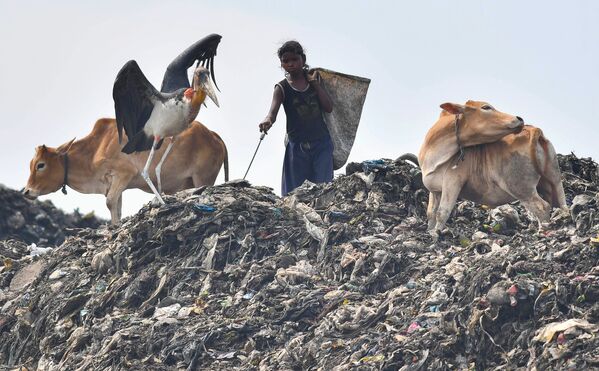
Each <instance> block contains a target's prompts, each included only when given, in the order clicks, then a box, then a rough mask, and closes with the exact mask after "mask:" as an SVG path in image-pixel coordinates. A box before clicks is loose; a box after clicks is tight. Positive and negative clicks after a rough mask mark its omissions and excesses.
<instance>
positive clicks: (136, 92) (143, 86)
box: [112, 60, 161, 143]
mask: <svg viewBox="0 0 599 371" xmlns="http://www.w3.org/2000/svg"><path fill="white" fill-rule="evenodd" d="M160 95H161V94H160V93H159V92H158V91H157V90H156V88H154V86H152V84H150V82H149V81H148V79H147V78H146V77H145V76H144V74H143V72H141V69H140V68H139V66H138V65H137V62H135V61H134V60H131V61H129V62H127V63H125V65H124V66H123V68H121V70H120V71H119V73H118V74H117V76H116V80H115V81H114V87H113V89H112V98H113V99H114V110H115V113H116V124H117V128H118V133H119V143H120V142H121V140H122V135H123V134H122V133H123V128H125V133H127V137H128V138H129V140H131V139H132V138H133V137H134V136H135V134H137V133H138V132H140V131H141V130H143V128H144V125H145V123H146V121H148V118H149V117H150V114H151V113H152V109H154V102H156V101H158V100H160Z"/></svg>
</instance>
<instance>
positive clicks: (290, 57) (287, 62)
mask: <svg viewBox="0 0 599 371" xmlns="http://www.w3.org/2000/svg"><path fill="white" fill-rule="evenodd" d="M281 67H282V68H283V69H284V70H285V72H287V73H289V74H294V73H298V72H301V71H302V67H304V58H302V56H301V55H299V54H297V53H293V52H285V53H283V55H282V56H281Z"/></svg>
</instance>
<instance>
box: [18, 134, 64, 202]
mask: <svg viewBox="0 0 599 371" xmlns="http://www.w3.org/2000/svg"><path fill="white" fill-rule="evenodd" d="M74 140H75V138H73V140H71V141H70V142H68V143H65V144H63V145H61V146H59V147H58V148H52V147H46V146H45V145H41V146H39V147H37V148H36V149H35V155H34V156H33V159H32V160H31V162H30V163H29V171H30V173H29V180H27V186H26V187H25V189H23V195H24V196H25V197H27V198H30V199H35V198H36V197H38V196H42V195H45V194H48V193H52V192H56V191H57V190H58V189H59V188H60V187H62V185H63V182H64V172H65V168H64V156H65V154H66V153H67V152H68V150H69V149H70V148H71V145H72V144H73V141H74Z"/></svg>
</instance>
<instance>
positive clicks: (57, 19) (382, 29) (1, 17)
mask: <svg viewBox="0 0 599 371" xmlns="http://www.w3.org/2000/svg"><path fill="white" fill-rule="evenodd" d="M598 19H599V2H598V1H591V0H589V1H567V2H566V1H521V0H519V1H505V0H504V1H490V0H488V1H483V0H472V1H455V0H451V1H450V0H448V1H432V0H430V1H426V0H418V1H413V0H411V1H398V0H396V1H347V0H345V1H296V2H289V1H283V0H278V1H219V2H217V1H211V2H208V1H197V0H195V1H128V2H126V1H122V0H121V1H102V2H91V1H52V2H50V1H16V0H15V1H7V0H0V37H1V41H2V44H1V45H2V46H1V55H2V57H0V82H1V84H2V90H1V91H0V102H1V103H0V117H1V120H2V123H1V125H2V131H3V146H2V153H1V156H0V161H1V167H0V168H1V169H2V172H1V177H0V183H3V184H5V185H7V186H9V187H11V188H14V189H21V188H22V187H23V186H24V185H25V183H26V181H27V177H28V175H29V161H30V159H31V158H32V156H33V153H34V148H35V147H36V146H37V145H41V144H46V145H48V146H52V147H56V146H58V145H60V144H62V143H65V142H67V141H68V140H70V139H72V138H73V137H77V138H81V137H83V136H85V135H86V134H88V133H89V131H90V130H91V128H92V125H93V123H94V122H95V121H96V119H98V118H100V117H114V103H113V100H112V84H113V82H114V78H115V76H116V73H117V71H118V70H119V69H120V68H121V66H122V65H123V64H124V63H125V62H126V61H127V60H129V59H135V60H137V61H138V63H139V65H140V67H141V68H142V70H143V71H144V73H145V74H146V76H147V77H148V79H149V80H150V81H151V82H152V83H153V84H154V85H155V86H157V87H159V86H160V83H161V81H162V76H163V73H164V70H165V68H166V66H167V64H168V63H169V62H170V61H171V60H172V59H173V58H174V57H175V56H176V55H177V54H179V53H180V52H181V51H182V50H183V49H185V48H186V47H187V46H189V45H190V44H191V43H193V42H195V41H196V40H198V39H200V38H202V37H204V36H205V35H207V34H210V33H219V34H221V35H222V36H223V39H222V41H221V44H220V46H219V49H218V55H217V57H216V59H215V69H216V78H217V83H218V85H219V87H220V90H221V92H220V93H219V96H218V99H219V101H220V105H221V107H220V108H217V107H215V106H214V105H213V104H211V103H209V104H208V108H207V109H204V108H203V109H202V110H201V112H200V114H199V115H198V120H199V121H201V122H203V123H204V124H205V125H206V126H208V127H209V128H210V129H212V130H214V131H216V132H218V133H219V134H220V135H221V136H222V138H223V139H224V141H225V143H226V144H227V146H228V149H229V156H230V166H231V176H232V178H241V177H242V176H243V174H244V172H245V170H246V168H247V166H248V163H249V160H250V158H251V156H252V154H253V152H254V149H255V147H256V144H257V142H258V138H259V132H258V127H257V126H258V123H259V122H260V121H261V120H262V119H263V118H264V116H265V115H266V113H267V111H268V108H269V106H270V102H271V98H272V91H273V86H274V84H275V83H276V82H277V81H279V80H281V79H282V78H283V71H282V70H281V69H280V67H279V66H280V63H279V61H278V58H277V57H276V50H277V48H278V47H279V46H280V45H281V43H282V42H284V41H286V40H288V39H296V40H298V41H299V42H300V43H302V44H303V46H304V48H305V50H306V54H307V62H308V63H309V64H310V65H312V66H313V67H317V66H318V67H325V68H328V69H333V70H336V71H340V72H344V73H348V74H354V75H359V76H364V77H368V78H370V79H371V80H372V82H371V85H370V90H369V92H368V96H367V98H366V103H365V106H364V110H363V112H362V120H361V123H360V128H359V130H358V135H357V137H356V141H355V144H354V149H353V151H352V153H351V155H350V161H362V160H367V159H376V158H382V157H384V158H395V157H397V156H398V155H400V154H402V153H404V152H414V153H417V151H418V149H419V147H420V144H421V143H422V140H423V138H424V135H425V133H426V131H427V130H428V128H429V127H430V126H431V125H432V124H433V123H434V122H435V120H436V118H437V117H438V115H439V112H440V108H439V105H440V104H441V103H443V102H458V103H463V102H465V101H466V100H468V99H475V100H486V101H488V102H490V103H492V104H493V105H494V106H495V107H496V108H498V109H499V110H501V111H504V112H508V113H511V114H515V115H518V116H521V117H523V118H524V120H525V121H526V122H527V123H530V124H533V125H536V126H539V127H541V128H542V129H543V131H544V132H545V134H546V136H547V137H548V138H549V139H550V140H551V141H552V142H553V144H554V146H555V147H556V149H557V151H558V152H559V153H569V152H570V151H574V152H575V154H576V155H578V156H584V157H593V158H595V159H596V158H598V157H599V137H598V136H597V129H596V122H595V121H596V118H597V117H598V116H599V88H598V86H599V50H598V49H599V22H598V21H597V20H598ZM284 133H285V114H284V112H283V110H282V109H281V111H280V113H279V117H278V120H277V123H276V124H275V126H274V127H273V129H272V130H271V132H270V134H269V135H268V136H267V137H266V139H265V141H264V142H263V144H262V146H261V148H260V150H259V152H258V155H257V157H256V160H255V161H254V165H253V166H252V169H251V170H250V174H249V175H248V178H249V180H250V181H251V182H252V183H253V184H257V185H267V186H270V187H272V188H274V189H275V191H276V192H277V193H279V192H280V178H281V168H282V160H283V154H284V147H283V137H284ZM342 172H343V171H339V172H338V173H342ZM223 180H224V178H223V175H222V173H221V175H220V176H219V178H218V180H217V182H218V183H220V182H222V181H223ZM151 198H152V195H150V194H146V193H144V192H141V191H138V190H134V191H126V192H125V194H124V199H123V214H124V215H130V214H132V213H135V212H136V211H137V210H138V209H139V208H140V207H141V206H142V205H143V204H144V203H145V202H148V201H149V200H150V199H151ZM42 199H50V200H52V202H53V203H54V204H55V205H57V206H58V207H60V208H63V209H65V210H66V211H72V210H73V208H76V207H78V208H79V209H80V210H81V211H82V212H87V211H91V210H95V212H96V214H97V215H99V216H102V217H109V213H108V209H107V208H106V206H105V199H104V196H103V195H84V194H79V193H77V192H75V191H73V190H69V193H68V195H67V196H64V195H62V193H60V191H59V192H56V193H54V194H52V195H48V196H44V197H42Z"/></svg>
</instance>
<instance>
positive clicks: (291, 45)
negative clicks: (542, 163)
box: [259, 41, 333, 196]
mask: <svg viewBox="0 0 599 371" xmlns="http://www.w3.org/2000/svg"><path fill="white" fill-rule="evenodd" d="M277 54H278V56H279V59H280V60H281V67H282V68H283V69H284V70H285V79H283V80H282V81H280V82H279V83H278V84H276V85H275V91H274V94H273V97H272V103H271V105H270V110H269V112H268V115H267V116H266V118H265V119H264V121H262V122H261V123H260V125H259V127H260V131H261V132H264V133H267V132H268V130H269V129H270V128H271V127H272V125H273V124H274V122H275V121H276V119H277V113H278V112H279V108H280V107H281V103H282V104H283V108H284V109H285V115H286V116H287V137H288V139H289V140H288V143H287V146H286V148H285V160H284V162H283V179H282V186H281V193H282V195H283V196H286V195H287V194H288V193H289V192H291V191H292V190H293V189H295V188H297V187H299V186H300V185H301V184H302V183H303V182H304V181H305V180H306V179H307V180H309V181H311V182H314V183H324V182H330V181H332V180H333V143H332V142H331V137H330V135H329V131H328V129H327V126H326V124H325V122H324V119H323V116H322V112H323V111H324V112H327V113H330V112H332V111H333V104H332V102H331V99H330V97H329V96H328V94H327V92H326V91H325V90H324V89H323V87H322V86H321V85H320V82H319V80H318V79H319V76H318V73H317V72H314V73H309V67H308V65H307V64H306V55H305V54H304V49H303V48H302V46H301V45H300V44H299V43H298V42H297V41H287V42H286V43H284V44H283V45H282V46H281V47H280V48H279V50H278V52H277Z"/></svg>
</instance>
